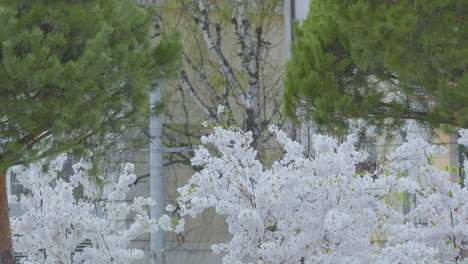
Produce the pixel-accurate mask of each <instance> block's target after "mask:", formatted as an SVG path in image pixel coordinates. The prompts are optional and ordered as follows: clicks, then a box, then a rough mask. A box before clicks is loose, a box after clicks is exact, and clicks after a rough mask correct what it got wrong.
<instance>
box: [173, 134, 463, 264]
mask: <svg viewBox="0 0 468 264" xmlns="http://www.w3.org/2000/svg"><path fill="white" fill-rule="evenodd" d="M271 131H272V132H273V133H275V134H276V137H277V140H278V141H279V143H281V144H282V146H283V148H284V155H283V156H282V159H281V160H279V161H276V162H274V163H273V165H272V166H271V168H264V167H263V165H262V164H261V163H260V162H259V161H258V159H257V152H256V150H255V149H253V148H252V147H251V145H250V144H251V143H252V134H251V133H250V132H246V133H244V132H242V131H239V130H237V129H223V128H220V127H215V128H214V133H213V134H212V135H209V136H207V137H203V138H202V143H203V144H204V145H202V146H200V148H199V149H198V150H197V151H196V154H195V157H194V158H193V159H192V164H193V165H196V166H202V167H203V170H201V171H200V172H197V173H195V174H194V175H193V176H192V177H191V179H190V180H189V182H188V184H187V185H185V186H184V187H182V188H180V189H179V192H180V195H181V196H180V198H179V200H178V201H179V206H180V208H181V214H182V215H191V216H196V215H198V214H200V213H201V212H203V210H204V209H206V208H210V207H213V208H215V210H216V212H217V213H218V214H220V215H223V216H226V221H227V224H228V227H229V232H230V233H231V234H232V239H231V240H230V241H228V242H227V243H224V244H218V245H216V246H213V251H214V252H215V253H219V252H225V253H227V254H226V256H225V257H224V258H223V262H224V263H225V264H241V263H283V264H287V263H300V261H303V262H305V263H456V262H457V261H459V260H460V254H461V253H460V252H461V249H462V248H463V247H466V246H467V243H468V230H467V229H468V207H467V203H468V202H467V197H468V190H467V188H466V187H463V188H462V187H461V185H460V184H458V183H451V182H450V181H449V179H448V174H447V173H446V172H442V171H439V170H438V169H436V168H435V167H433V166H432V165H431V163H430V159H428V157H431V155H433V154H434V153H435V152H436V151H439V149H438V148H436V147H433V146H431V145H430V144H427V143H426V142H423V141H421V140H420V139H417V138H415V137H409V139H410V140H409V142H408V143H405V144H404V145H403V146H401V147H399V148H397V149H396V151H395V153H394V154H393V155H392V156H391V157H392V158H393V160H394V161H393V162H391V163H390V164H388V165H385V166H386V167H385V168H380V169H379V171H384V172H385V173H382V175H373V176H371V175H370V174H365V175H361V174H360V173H357V172H356V165H357V164H358V163H359V162H362V161H364V160H365V158H366V154H365V153H362V152H359V151H357V150H356V149H355V148H354V143H355V141H356V139H355V137H353V136H349V137H348V139H347V140H346V141H345V142H344V143H341V144H338V142H337V141H336V140H334V139H333V138H330V137H327V136H321V135H316V136H314V137H313V138H312V142H313V144H312V145H313V153H314V155H313V156H314V157H313V158H308V157H306V156H305V155H304V154H303V147H302V146H301V145H300V144H299V143H297V142H294V141H292V140H290V139H289V138H288V137H287V136H286V135H285V134H284V133H283V132H281V131H279V130H278V129H276V128H274V127H273V128H271ZM208 145H215V146H216V148H217V150H218V152H217V155H214V154H212V153H211V152H210V151H209V150H208ZM414 155H419V156H424V157H425V158H421V159H420V160H421V161H422V162H425V163H422V162H421V164H417V165H416V166H417V168H418V171H417V172H416V174H415V175H412V176H408V174H407V172H408V169H409V167H410V165H411V164H409V162H408V158H409V157H412V156H414ZM405 193H408V194H411V195H410V196H411V197H413V198H414V199H415V200H416V203H414V205H413V207H415V208H414V209H413V210H412V211H411V212H410V213H409V214H407V215H403V213H402V211H401V210H400V208H399V206H398V204H396V203H397V202H398V199H396V198H395V197H403V196H404V194H405ZM394 198H395V199H394ZM400 201H401V199H400ZM418 219H425V220H426V222H427V224H426V225H421V224H420V221H418ZM377 233H378V234H380V235H381V237H384V239H381V240H380V241H376V239H375V236H376V234H377ZM382 240H384V241H382ZM381 242H383V243H381Z"/></svg>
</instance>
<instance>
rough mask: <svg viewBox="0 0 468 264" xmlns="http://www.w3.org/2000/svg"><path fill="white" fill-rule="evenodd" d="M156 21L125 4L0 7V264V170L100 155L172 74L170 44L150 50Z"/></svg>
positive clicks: (169, 39)
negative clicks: (60, 156)
mask: <svg viewBox="0 0 468 264" xmlns="http://www.w3.org/2000/svg"><path fill="white" fill-rule="evenodd" d="M155 15H156V14H155V12H154V11H151V10H148V9H144V8H140V7H138V6H136V5H135V4H134V3H133V2H131V1H129V0H128V1H127V0H86V1H65V0H55V1H51V0H41V1H13V0H2V1H0V24H1V25H2V26H1V27H0V80H1V81H0V177H1V178H0V179H1V181H0V194H1V195H0V202H1V203H0V263H5V264H10V263H13V259H12V245H11V237H10V228H9V223H8V204H7V197H6V189H5V188H6V186H5V185H6V184H5V178H6V173H5V172H6V171H7V169H8V168H9V167H11V166H12V165H15V164H27V163H30V162H32V161H34V160H38V159H41V158H44V157H47V156H52V155H56V154H57V153H60V152H64V151H71V150H74V151H80V152H81V153H83V154H84V153H85V152H86V150H89V149H96V147H100V148H102V146H104V145H105V142H106V140H105V138H106V135H108V134H109V133H120V132H122V131H124V130H125V129H127V128H128V127H129V126H131V125H132V124H133V123H135V122H136V121H137V119H138V117H139V116H141V114H142V113H144V112H145V111H146V106H147V101H148V97H147V95H148V93H149V87H151V85H154V83H155V82H157V81H158V80H161V79H162V78H166V77H168V76H170V75H171V74H172V73H174V72H175V70H176V69H177V68H178V65H179V55H180V43H179V42H178V40H177V37H175V36H169V35H168V36H165V37H162V39H161V41H159V44H158V45H156V46H155V45H154V44H153V43H152V41H151V38H150V35H151V27H152V23H153V21H154V20H153V19H154V16H155Z"/></svg>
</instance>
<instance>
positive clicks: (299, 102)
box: [284, 0, 468, 131]
mask: <svg viewBox="0 0 468 264" xmlns="http://www.w3.org/2000/svg"><path fill="white" fill-rule="evenodd" d="M466 8H467V5H466V2H465V1H457V0H445V1H440V0H428V1H415V0H402V1H357V0H354V1H348V0H333V1H332V0H323V1H311V7H310V10H309V15H308V17H307V19H306V20H305V21H303V23H302V24H301V25H298V26H296V28H295V35H294V38H295V39H294V42H293V43H292V45H291V54H292V57H291V60H290V62H289V63H288V65H287V70H286V75H285V78H284V85H285V92H284V97H285V112H286V113H287V114H288V115H289V116H290V117H292V118H293V119H295V120H297V118H298V117H299V115H301V114H304V115H305V116H306V117H308V118H311V119H312V120H314V121H315V122H316V123H317V124H318V125H319V126H320V127H321V128H322V129H324V130H328V131H343V130H345V129H346V128H347V127H348V120H349V118H363V119H365V120H366V121H367V122H368V124H373V125H377V127H380V128H382V127H384V126H385V125H389V124H398V123H399V121H401V120H403V119H416V120H419V121H422V122H424V123H426V124H428V125H430V126H432V127H438V126H439V125H440V124H448V125H451V126H455V127H464V128H466V127H468V104H467V102H468V82H467V76H466V74H465V71H466V68H467V56H466V54H468V48H467V47H468V46H467V45H466V39H468V36H467V30H468V28H467V26H466V23H467V18H466V11H467V10H466ZM391 121H393V122H391Z"/></svg>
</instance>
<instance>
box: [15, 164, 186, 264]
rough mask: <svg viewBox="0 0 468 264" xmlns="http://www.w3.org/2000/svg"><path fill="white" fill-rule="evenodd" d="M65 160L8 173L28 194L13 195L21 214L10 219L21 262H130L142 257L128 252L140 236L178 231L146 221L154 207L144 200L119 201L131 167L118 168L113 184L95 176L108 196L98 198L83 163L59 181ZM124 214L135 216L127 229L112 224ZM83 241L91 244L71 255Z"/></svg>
mask: <svg viewBox="0 0 468 264" xmlns="http://www.w3.org/2000/svg"><path fill="white" fill-rule="evenodd" d="M65 160H66V156H65V155H59V156H58V157H57V158H56V159H55V160H52V161H47V160H42V161H40V162H37V163H33V164H31V165H30V166H28V167H24V166H17V167H14V168H13V169H12V171H13V172H14V173H16V176H17V178H18V180H19V181H20V183H22V184H23V185H24V186H25V187H26V188H28V190H29V191H30V192H28V193H26V194H23V195H21V196H20V197H19V202H20V204H21V207H22V208H23V210H24V214H23V215H21V216H20V217H12V219H11V226H12V231H13V243H14V248H15V251H16V252H19V253H22V254H24V255H26V258H23V259H22V260H21V261H22V263H23V264H24V263H34V264H35V263H41V264H49V263H50V264H52V263H54V264H55V263H62V264H73V263H85V264H86V263H88V264H96V263H100V264H101V263H102V264H105V263H112V264H119V263H122V264H124V263H130V262H132V261H134V260H138V259H141V258H142V257H143V251H142V250H140V249H131V248H128V246H129V243H130V241H132V240H134V239H136V238H137V237H138V236H140V235H141V234H143V233H147V232H156V231H157V230H158V228H159V227H161V228H163V229H164V230H174V228H175V229H176V230H177V232H180V231H181V230H182V228H183V221H180V222H178V221H177V220H172V222H171V223H172V225H167V224H166V218H167V216H163V217H162V218H161V219H159V220H156V219H151V218H149V216H148V207H149V206H154V205H155V202H154V201H153V200H151V199H150V198H143V197H137V198H135V199H134V201H133V202H127V201H125V199H124V198H125V194H126V193H127V192H128V191H129V185H131V184H132V183H133V182H134V181H135V178H136V177H135V175H134V173H133V171H134V165H133V164H124V165H123V166H122V168H121V170H120V173H119V174H118V175H117V177H116V178H117V179H118V180H117V182H116V183H113V181H112V180H110V181H107V180H109V179H103V178H100V180H101V181H102V182H104V183H105V186H104V189H108V191H107V194H108V195H102V192H101V191H102V188H98V187H97V184H96V181H95V180H93V177H92V176H90V175H89V173H88V172H89V170H90V169H91V167H92V166H91V163H89V162H87V161H85V160H81V161H80V162H78V163H76V164H74V165H73V166H72V167H73V170H74V173H73V175H71V176H70V177H69V181H66V180H64V179H62V178H60V177H59V175H58V174H59V172H60V171H61V170H62V167H63V163H64V162H65ZM94 179H96V178H94ZM99 190H101V191H99ZM105 193H106V192H105ZM129 213H133V214H134V215H135V218H134V219H135V220H134V222H132V223H130V225H129V226H125V225H122V224H119V223H118V222H117V220H121V219H125V218H126V216H127V215H128V214H129ZM170 221H171V220H170ZM83 242H88V243H91V246H88V247H86V248H84V250H83V252H74V251H75V249H76V248H77V246H78V245H79V244H80V243H83ZM72 253H73V254H72Z"/></svg>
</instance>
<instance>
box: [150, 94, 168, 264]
mask: <svg viewBox="0 0 468 264" xmlns="http://www.w3.org/2000/svg"><path fill="white" fill-rule="evenodd" d="M160 102H161V89H160V86H158V87H155V88H154V89H153V90H152V91H150V99H149V123H150V126H149V129H150V130H149V135H150V142H149V148H150V149H151V150H153V151H150V153H149V156H150V160H149V171H150V192H151V198H152V199H153V200H154V201H156V206H152V207H151V218H153V219H159V218H160V217H161V216H162V215H163V214H164V178H163V173H162V161H163V152H162V129H163V126H162V122H163V120H162V118H163V117H162V116H161V115H160V114H159V113H156V106H157V104H158V103H160ZM164 242H165V234H164V231H163V230H161V229H160V230H158V231H157V232H152V233H151V256H152V260H153V263H154V264H164V263H165V253H164V247H165V245H164V244H165V243H164Z"/></svg>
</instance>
